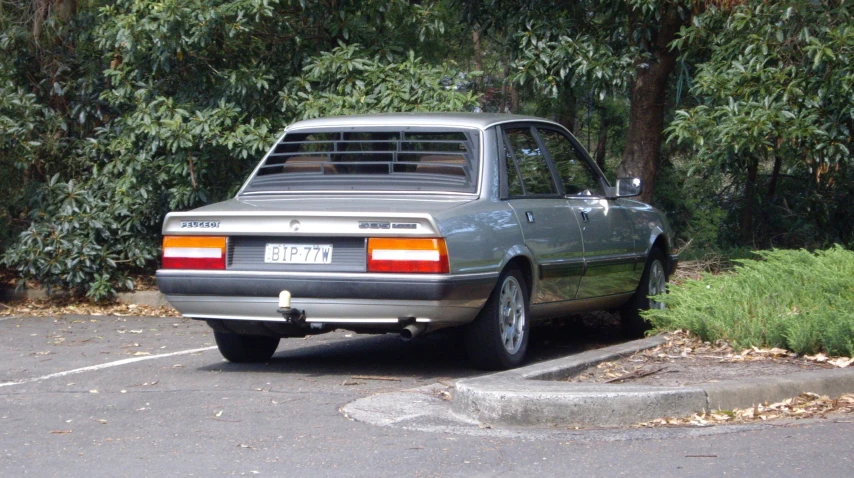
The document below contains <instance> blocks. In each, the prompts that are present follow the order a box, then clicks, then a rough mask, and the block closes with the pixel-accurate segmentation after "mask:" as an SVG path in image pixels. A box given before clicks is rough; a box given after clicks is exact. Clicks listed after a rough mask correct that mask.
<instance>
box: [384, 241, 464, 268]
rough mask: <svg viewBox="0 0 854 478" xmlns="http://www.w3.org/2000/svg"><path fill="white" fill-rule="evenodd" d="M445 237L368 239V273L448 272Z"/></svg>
mask: <svg viewBox="0 0 854 478" xmlns="http://www.w3.org/2000/svg"><path fill="white" fill-rule="evenodd" d="M449 270H450V266H449V265H448V248H447V246H446V245H445V240H444V239H420V238H419V239H402V238H401V239H398V238H370V239H368V272H401V273H409V272H424V273H434V274H437V273H447V272H448V271H449Z"/></svg>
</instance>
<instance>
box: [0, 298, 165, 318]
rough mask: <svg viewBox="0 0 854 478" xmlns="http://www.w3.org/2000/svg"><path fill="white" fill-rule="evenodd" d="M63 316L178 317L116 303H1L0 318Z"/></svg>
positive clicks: (158, 309)
mask: <svg viewBox="0 0 854 478" xmlns="http://www.w3.org/2000/svg"><path fill="white" fill-rule="evenodd" d="M63 315H96V316H101V315H112V316H116V317H180V315H181V314H179V313H178V311H177V310H175V309H173V308H172V307H149V306H146V305H136V304H120V303H118V302H89V301H86V300H83V299H75V298H70V297H52V298H50V299H35V300H17V301H12V302H7V303H0V317H3V316H7V317H8V316H12V317H25V316H32V317H61V316H63Z"/></svg>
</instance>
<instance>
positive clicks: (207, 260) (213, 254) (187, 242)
mask: <svg viewBox="0 0 854 478" xmlns="http://www.w3.org/2000/svg"><path fill="white" fill-rule="evenodd" d="M226 242H227V240H226V238H225V237H221V236H163V268H164V269H218V270H221V269H225V247H226Z"/></svg>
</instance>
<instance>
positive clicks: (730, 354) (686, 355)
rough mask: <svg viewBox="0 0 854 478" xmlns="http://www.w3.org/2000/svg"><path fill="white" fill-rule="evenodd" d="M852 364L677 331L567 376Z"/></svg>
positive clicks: (695, 377)
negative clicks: (737, 347) (641, 348)
mask: <svg viewBox="0 0 854 478" xmlns="http://www.w3.org/2000/svg"><path fill="white" fill-rule="evenodd" d="M850 363H851V360H850V359H847V358H844V357H843V358H837V359H833V358H829V357H826V356H822V355H816V356H806V357H802V356H799V355H797V354H795V353H792V352H789V351H787V350H783V349H758V348H752V349H746V350H743V351H741V352H737V351H735V350H734V349H733V347H732V346H730V345H729V344H728V343H726V342H719V343H716V344H710V343H708V342H701V341H700V340H698V339H696V338H693V337H690V336H688V335H687V334H686V333H682V332H677V333H674V334H669V335H668V336H667V343H665V344H664V345H661V346H658V347H655V348H652V349H648V350H644V351H641V352H637V353H635V354H633V355H631V356H629V357H625V358H622V359H620V360H615V361H611V362H603V363H601V364H599V365H598V366H596V367H591V368H589V369H587V370H585V371H584V372H582V373H580V374H578V375H576V376H573V377H570V378H569V379H568V381H570V382H599V383H632V384H638V385H653V386H661V387H682V386H689V385H696V384H701V383H710V382H719V381H724V380H742V379H749V378H751V377H765V376H779V375H787V374H791V373H796V372H803V371H810V370H822V369H832V368H836V367H841V366H848V365H850Z"/></svg>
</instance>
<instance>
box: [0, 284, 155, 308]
mask: <svg viewBox="0 0 854 478" xmlns="http://www.w3.org/2000/svg"><path fill="white" fill-rule="evenodd" d="M63 294H66V293H65V291H55V292H54V295H63ZM48 297H49V295H48V293H47V291H46V290H44V289H26V290H22V291H19V290H16V289H14V288H0V300H4V301H5V300H24V299H29V300H39V299H47V298H48ZM116 300H118V301H119V302H120V303H122V304H128V305H130V304H135V305H146V306H149V307H168V306H169V303H168V302H166V297H164V296H163V294H162V293H160V291H157V290H144V291H136V292H120V293H119V294H118V295H117V296H116Z"/></svg>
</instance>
